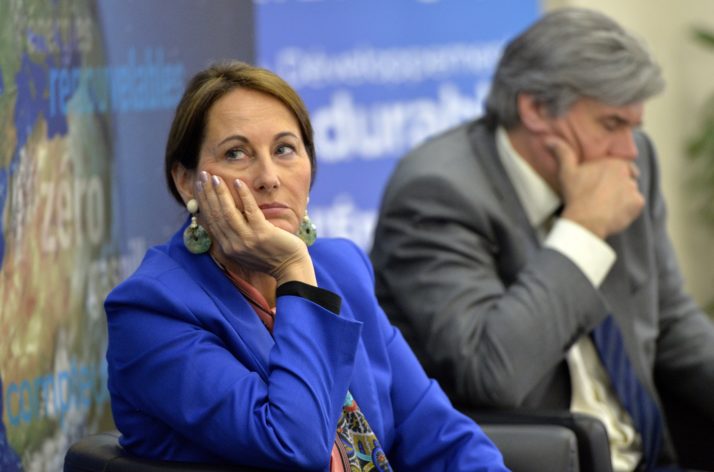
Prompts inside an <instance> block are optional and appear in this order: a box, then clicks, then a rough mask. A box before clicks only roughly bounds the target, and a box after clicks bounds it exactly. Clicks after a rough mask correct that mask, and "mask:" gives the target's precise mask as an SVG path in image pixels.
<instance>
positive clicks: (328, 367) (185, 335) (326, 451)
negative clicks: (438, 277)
mask: <svg viewBox="0 0 714 472" xmlns="http://www.w3.org/2000/svg"><path fill="white" fill-rule="evenodd" d="M182 231H183V228H182V229H181V230H180V231H179V232H177V233H176V235H174V237H173V238H172V239H171V240H170V241H169V242H168V243H167V244H165V245H162V246H157V247H154V248H152V249H150V250H149V251H148V252H147V254H146V256H145V258H144V260H143V262H142V263H141V265H140V267H139V268H138V270H137V271H136V272H135V273H134V274H133V275H132V276H130V277H129V278H128V279H127V280H126V281H124V282H123V283H121V284H120V285H119V286H117V287H116V288H115V289H114V290H113V291H112V292H111V293H110V294H109V296H108V297H107V300H106V302H105V310H106V313H107V318H108V329H109V345H108V351H107V361H108V369H109V392H110V394H111V402H112V412H113V415H114V420H115V423H116V425H117V427H118V428H119V430H120V431H121V433H122V438H121V444H122V445H123V446H124V447H125V448H126V449H127V450H128V451H129V452H131V453H133V454H136V455H139V456H143V457H147V458H154V459H164V460H176V461H191V462H230V463H236V464H245V465H253V466H258V467H270V468H277V469H282V470H286V469H309V470H326V469H327V468H328V466H329V460H330V453H331V449H332V445H333V441H334V439H335V429H336V425H337V420H338V418H339V416H340V413H341V408H342V404H343V401H344V399H345V394H346V392H347V390H348V389H349V390H350V392H351V393H352V395H353V396H354V398H355V400H356V401H357V403H358V404H359V406H360V408H361V409H362V412H363V413H364V415H365V416H366V418H367V420H368V421H369V423H370V425H371V427H372V429H373V430H374V432H375V434H376V436H377V437H378V438H379V440H380V442H381V444H382V447H383V449H384V450H385V452H386V454H387V457H388V458H389V460H390V463H391V465H392V467H394V468H395V469H396V470H422V471H427V470H434V471H437V470H438V471H445V470H449V471H451V470H469V471H480V470H483V471H502V470H506V469H505V467H504V466H503V461H502V458H501V454H500V453H499V451H498V450H497V449H496V448H495V446H494V445H493V444H492V443H491V441H490V440H489V439H488V438H487V437H486V436H485V435H484V433H483V432H482V431H481V429H480V428H479V427H478V426H477V425H476V424H475V423H474V422H473V421H471V420H470V419H469V418H467V417H465V416H464V415H462V414H460V413H459V412H457V411H456V410H454V408H453V407H452V406H451V404H450V402H449V400H448V399H447V397H446V396H445V395H444V393H443V392H442V390H441V388H440V387H439V385H438V384H437V383H436V382H435V381H433V380H430V379H429V378H427V376H426V375H425V373H424V371H423V370H422V368H421V366H420V365H419V363H418V361H417V360H416V358H415V357H414V355H413V353H412V351H411V350H410V348H409V347H408V346H407V344H406V342H405V341H404V339H403V338H402V336H401V334H400V333H399V332H398V331H397V330H396V329H395V328H394V327H393V326H391V325H390V324H389V322H388V321H387V319H386V317H385V315H384V313H383V312H382V309H381V308H380V307H379V305H378V304H377V301H376V298H375V296H374V289H373V274H372V269H371V265H370V263H369V262H368V259H367V258H366V256H365V255H364V253H362V252H361V251H360V250H359V249H358V248H357V247H356V246H355V245H354V244H352V243H350V242H349V241H347V240H339V239H318V240H317V241H316V243H315V244H314V245H313V246H312V247H311V248H310V255H311V257H312V260H313V264H314V267H315V272H316V275H317V281H318V285H319V287H321V288H322V289H325V290H328V291H330V292H333V293H334V294H337V295H339V296H340V297H341V298H342V303H341V310H340V313H339V316H337V315H335V314H334V313H332V312H331V311H329V310H327V309H326V308H323V307H322V306H321V305H320V304H318V303H315V302H313V301H310V300H309V299H307V298H304V297H301V296H297V295H283V296H279V297H278V298H277V302H276V310H277V311H276V319H275V326H274V332H273V335H272V336H271V334H270V333H269V332H268V330H267V329H266V328H265V326H264V325H263V324H262V323H261V321H260V319H259V318H258V316H257V315H256V314H255V312H254V310H253V308H252V307H251V306H250V305H249V303H248V302H247V300H246V299H245V298H244V297H243V296H242V295H241V294H240V293H239V292H238V291H237V289H236V287H235V286H234V285H233V283H232V282H231V281H230V280H229V279H228V278H227V277H226V276H225V275H224V274H223V273H222V271H221V270H220V269H219V268H218V267H217V266H216V264H215V263H214V262H213V260H212V259H211V257H210V256H209V255H208V254H203V255H194V254H191V253H189V252H188V251H187V250H186V249H185V247H184V245H183V242H182ZM415 276H416V275H415Z"/></svg>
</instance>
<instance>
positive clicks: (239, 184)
mask: <svg viewBox="0 0 714 472" xmlns="http://www.w3.org/2000/svg"><path fill="white" fill-rule="evenodd" d="M233 184H234V185H235V186H236V188H238V189H239V188H241V187H242V186H243V183H242V182H241V181H240V179H236V180H235V182H233Z"/></svg>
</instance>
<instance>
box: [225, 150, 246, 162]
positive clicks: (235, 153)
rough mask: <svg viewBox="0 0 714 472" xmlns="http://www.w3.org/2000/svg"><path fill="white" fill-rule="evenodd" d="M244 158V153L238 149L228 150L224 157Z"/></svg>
mask: <svg viewBox="0 0 714 472" xmlns="http://www.w3.org/2000/svg"><path fill="white" fill-rule="evenodd" d="M245 156H246V153H245V152H244V151H243V150H242V149H240V148H234V149H230V150H228V152H226V157H227V158H228V159H243V158H244V157H245Z"/></svg>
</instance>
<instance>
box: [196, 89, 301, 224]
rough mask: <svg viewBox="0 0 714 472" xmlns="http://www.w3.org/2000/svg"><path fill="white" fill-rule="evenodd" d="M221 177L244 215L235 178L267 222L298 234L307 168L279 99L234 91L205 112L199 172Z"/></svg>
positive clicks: (294, 126)
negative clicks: (249, 194)
mask: <svg viewBox="0 0 714 472" xmlns="http://www.w3.org/2000/svg"><path fill="white" fill-rule="evenodd" d="M200 171H206V172H208V173H209V174H210V175H218V176H220V177H221V178H222V179H223V180H224V181H225V182H226V183H227V184H228V187H229V188H230V189H231V192H232V194H233V199H234V200H235V201H236V206H237V207H238V209H239V210H241V211H242V210H243V207H242V204H241V202H240V199H239V198H238V197H237V192H236V190H235V188H233V185H232V183H233V181H234V180H235V179H240V180H242V181H243V182H244V183H245V184H246V185H247V186H248V188H249V189H250V190H251V192H252V193H253V196H254V197H255V200H256V202H257V204H258V206H259V207H260V209H261V210H262V211H263V214H264V215H265V218H266V219H267V220H268V221H270V222H271V223H273V224H274V225H275V226H277V227H279V228H282V229H284V230H286V231H289V232H291V233H296V232H297V230H298V226H299V225H300V221H301V220H302V217H303V215H304V214H305V208H306V206H307V199H308V192H309V190H310V178H311V176H310V171H311V164H310V158H309V157H308V154H307V151H306V150H305V146H304V144H303V141H302V134H301V132H300V126H299V124H298V121H297V119H296V118H295V116H294V115H293V114H292V112H291V111H290V109H289V108H287V107H286V106H285V105H284V104H283V103H282V102H281V101H279V100H278V99H276V98H274V97H272V96H270V95H268V94H265V93H262V92H257V91H255V90H250V89H244V88H237V89H235V90H232V91H231V92H229V93H228V94H226V95H225V96H223V97H222V98H220V99H219V100H218V101H216V103H214V104H213V106H212V107H211V109H210V110H209V112H208V119H207V122H206V129H205V136H204V139H203V144H202V145H201V151H200V156H199V161H198V169H197V172H200Z"/></svg>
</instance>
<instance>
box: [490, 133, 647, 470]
mask: <svg viewBox="0 0 714 472" xmlns="http://www.w3.org/2000/svg"><path fill="white" fill-rule="evenodd" d="M496 147H497V149H498V154H499V156H500V158H501V162H502V163H503V166H504V167H505V169H506V173H507V174H508V177H509V178H510V179H511V182H512V183H513V186H514V188H515V189H516V194H517V195H518V199H519V200H520V202H521V204H522V205H523V208H524V209H525V212H526V215H527V216H528V221H529V222H530V223H531V225H533V228H534V229H535V230H536V232H537V233H538V237H539V238H540V240H541V242H542V244H543V246H545V247H548V248H551V249H554V250H556V251H558V252H560V253H562V254H563V255H565V256H566V257H568V258H569V259H570V260H571V261H573V263H574V264H575V265H576V266H577V267H578V268H579V269H580V270H581V271H582V272H583V273H584V274H585V276H586V277H587V278H588V280H590V282H591V283H592V284H593V286H594V287H596V288H597V287H600V284H602V281H603V280H604V279H605V276H606V275H607V273H608V272H609V271H610V268H612V266H613V264H614V263H615V259H616V258H617V256H616V254H615V251H613V250H612V248H611V247H610V246H608V245H607V243H605V241H603V240H601V239H600V238H598V237H597V236H595V235H594V234H593V233H591V232H590V231H588V230H587V229H585V228H584V227H582V226H580V225H579V224H577V223H575V222H573V221H570V220H567V219H564V218H554V217H553V214H554V213H555V211H556V210H557V208H558V207H559V206H560V205H561V201H560V198H559V197H558V195H556V193H555V192H554V191H553V190H552V189H551V188H550V187H549V186H548V184H547V183H546V182H545V180H543V178H542V177H541V176H540V175H539V174H538V173H537V172H536V171H535V170H534V169H533V168H532V167H531V166H530V165H529V164H528V163H527V162H526V161H525V160H524V159H523V158H522V157H521V156H520V155H519V154H518V153H517V152H516V150H515V149H514V148H513V146H512V145H511V142H510V140H509V139H508V134H507V133H506V131H505V130H504V129H503V128H501V127H499V128H498V129H497V130H496ZM566 360H567V362H568V367H569V369H570V379H571V385H572V399H571V404H570V410H571V411H573V412H579V413H587V414H590V415H592V416H595V417H597V418H598V419H600V420H601V421H602V422H603V423H604V424H605V428H606V429H607V433H608V436H609V439H610V450H611V453H612V464H613V468H614V470H615V471H617V472H620V471H632V470H634V469H635V467H636V466H637V464H638V463H639V462H640V459H641V457H642V448H641V442H640V437H639V434H638V433H637V431H636V430H635V428H634V427H633V423H632V418H630V415H629V414H628V413H627V411H626V410H625V409H624V408H623V407H622V405H621V403H620V401H619V400H618V398H617V395H616V394H615V391H614V390H613V388H612V385H611V383H610V378H609V376H608V374H607V372H606V371H605V368H604V367H603V365H602V362H601V361H600V358H599V356H598V353H597V350H596V349H595V345H594V344H593V342H592V340H591V339H590V337H589V336H583V337H581V338H580V339H579V340H578V341H577V342H576V343H575V344H574V345H573V346H572V347H571V348H570V350H569V351H568V354H567V356H566Z"/></svg>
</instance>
